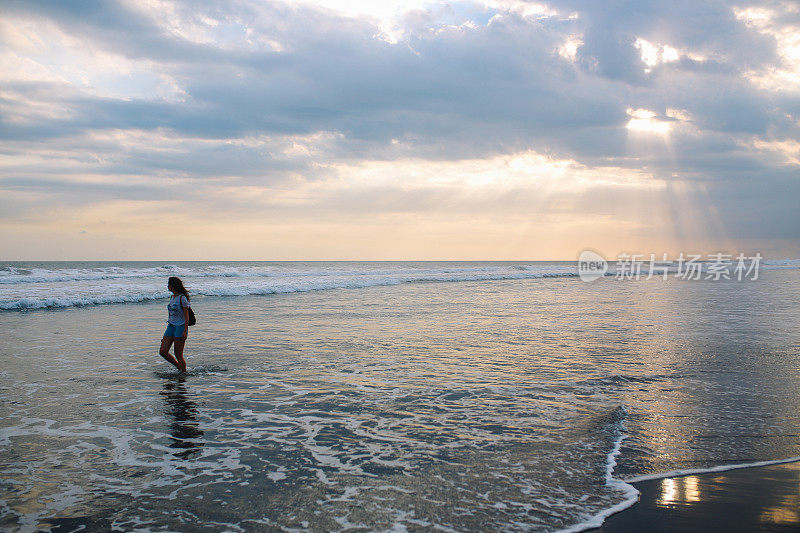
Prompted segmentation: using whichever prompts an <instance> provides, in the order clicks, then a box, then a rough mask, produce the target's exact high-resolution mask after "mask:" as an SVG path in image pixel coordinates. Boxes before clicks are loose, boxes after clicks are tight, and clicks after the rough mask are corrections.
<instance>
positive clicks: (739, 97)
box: [0, 0, 800, 239]
mask: <svg viewBox="0 0 800 533" xmlns="http://www.w3.org/2000/svg"><path fill="white" fill-rule="evenodd" d="M1 9H2V11H3V15H4V17H3V18H4V22H3V29H4V31H3V32H2V35H1V36H0V38H2V40H3V48H2V50H0V65H2V66H4V67H5V68H3V69H2V74H0V77H1V78H2V79H3V83H2V86H3V89H2V90H1V91H0V138H2V139H3V140H4V143H3V148H2V154H1V155H2V167H0V189H3V190H6V191H10V192H13V193H14V194H16V195H22V194H29V195H30V196H29V197H28V198H29V199H28V202H27V203H25V202H23V204H21V205H27V206H29V207H30V209H31V210H35V209H37V208H41V207H42V206H45V205H52V206H54V205H59V206H61V208H64V209H67V208H68V207H69V206H70V205H73V206H78V205H87V204H94V203H99V202H104V201H105V202H108V201H111V200H112V199H124V200H131V201H136V202H146V201H147V199H148V198H155V199H160V198H163V197H164V195H167V196H168V195H173V194H178V192H177V191H181V192H180V194H181V196H182V197H183V198H185V201H186V202H198V203H197V204H196V207H198V208H201V207H202V206H203V205H208V206H211V205H213V209H215V210H216V212H220V213H221V212H224V211H225V210H226V208H230V212H231V213H234V214H238V215H237V216H243V215H242V214H243V213H244V212H249V211H250V208H245V207H244V206H245V204H248V202H249V203H250V205H251V208H252V209H256V210H257V209H263V208H264V204H263V202H261V201H259V200H258V198H261V195H262V194H271V192H272V191H275V190H281V191H286V190H292V191H295V192H296V193H298V194H299V192H298V191H303V190H305V189H304V187H307V186H308V185H307V184H312V187H313V186H314V185H313V184H325V185H324V186H325V187H329V188H330V190H328V191H327V192H326V193H325V194H324V195H322V196H321V197H319V198H318V199H317V203H316V204H314V205H315V206H316V210H317V212H329V213H337V212H340V213H345V212H348V213H349V212H352V210H354V209H355V210H365V207H366V206H369V208H368V209H366V211H368V212H370V213H372V214H373V215H374V214H377V213H381V212H383V213H394V212H413V211H415V210H416V211H419V212H434V211H436V208H435V206H437V205H439V206H441V205H442V203H443V202H442V200H443V198H446V197H447V195H450V197H452V195H453V194H456V196H457V197H458V198H461V200H462V201H463V202H464V203H463V205H465V206H469V207H468V209H469V210H473V211H474V212H490V211H492V210H495V211H503V210H504V207H503V206H504V205H505V206H506V208H511V207H513V206H520V205H529V206H531V208H532V209H535V210H536V212H538V213H541V214H542V215H543V216H544V215H545V214H546V213H547V212H548V209H550V206H548V205H547V204H544V203H542V202H537V201H536V194H541V190H540V189H538V188H537V187H538V186H537V184H536V183H537V176H539V174H536V172H531V173H530V176H529V178H528V181H527V182H526V181H524V180H523V181H522V182H520V183H517V184H515V185H514V188H515V189H514V190H515V191H517V192H516V193H513V194H510V195H508V194H507V195H503V194H489V195H486V194H484V195H483V196H481V195H480V194H473V193H474V192H475V191H476V190H478V189H476V188H475V187H476V185H475V184H476V183H477V182H480V181H481V180H490V183H494V185H495V186H497V187H502V178H500V177H498V176H499V174H498V172H496V171H492V170H491V169H489V168H488V167H482V168H483V170H481V171H475V173H476V175H477V174H481V175H482V176H483V178H475V179H474V180H473V182H470V183H466V184H461V185H459V187H461V189H458V188H456V187H455V186H453V187H452V188H451V189H449V190H447V191H444V192H443V190H441V189H439V188H436V187H432V184H431V183H432V182H433V181H435V180H436V176H435V175H433V174H432V173H430V172H429V173H427V174H426V176H427V177H426V180H427V181H425V180H423V181H414V180H410V179H409V178H408V177H407V176H404V175H402V174H398V173H397V172H391V167H392V166H394V167H396V168H403V169H410V168H411V167H413V166H414V165H411V166H409V165H410V164H409V161H419V162H421V163H420V165H421V166H422V167H425V166H426V165H427V167H429V168H433V169H436V172H437V173H438V174H439V175H445V176H446V175H459V173H460V172H463V168H464V165H465V164H472V163H469V162H475V161H477V160H482V161H484V162H489V163H488V164H489V165H491V164H499V163H498V161H503V160H504V158H509V157H510V158H514V157H517V158H519V157H523V156H524V154H531V153H533V154H537V155H538V156H541V157H545V158H549V159H551V160H553V161H561V162H571V163H570V164H572V165H576V166H575V167H574V168H578V167H580V168H582V169H587V170H586V172H585V173H583V171H581V172H576V173H575V174H574V175H573V180H574V184H577V183H579V182H580V180H581V179H588V178H585V177H580V176H583V175H584V174H585V175H587V176H588V175H592V176H595V178H597V179H601V178H599V177H598V176H601V175H603V174H604V173H605V172H607V171H608V169H612V168H613V169H617V172H619V174H620V175H631V176H639V178H637V179H640V180H644V181H643V183H647V182H653V183H659V184H661V185H660V186H661V187H664V188H666V187H668V186H669V184H670V183H677V182H680V183H682V184H683V186H685V188H686V190H687V191H689V190H691V191H694V192H692V193H691V194H694V195H695V197H694V201H700V200H702V201H703V202H706V203H707V204H708V206H709V208H713V210H715V211H716V212H717V213H718V214H719V217H720V220H721V223H720V224H721V225H722V226H724V227H726V228H729V229H730V230H731V231H733V232H734V233H737V234H741V235H745V234H746V235H751V236H758V237H759V238H769V237H770V235H772V236H774V237H775V238H776V239H777V238H787V239H794V238H797V237H798V236H799V235H798V232H797V230H792V229H791V228H800V214H798V212H797V210H796V209H791V208H789V207H788V206H787V205H785V204H784V202H785V199H786V198H787V195H788V197H789V198H795V199H796V198H797V196H796V193H797V187H796V186H795V182H794V181H793V178H792V176H793V175H794V174H796V171H797V166H798V163H797V155H796V153H795V152H794V151H793V150H794V148H793V146H794V145H793V144H792V143H793V142H796V139H797V138H798V134H800V131H799V130H800V79H798V78H797V77H793V76H792V72H793V70H792V69H794V68H795V67H796V66H797V65H798V61H800V57H798V55H797V52H796V49H797V45H798V35H800V15H798V12H797V10H796V9H794V8H793V6H792V4H790V3H784V2H762V3H758V4H753V5H751V6H750V7H748V8H746V9H743V8H732V7H731V6H730V5H729V4H728V3H725V2H689V1H679V2H670V3H663V2H657V1H643V2H636V3H630V2H616V1H612V2H602V3H600V2H593V1H588V0H583V1H578V0H574V1H573V0H565V1H562V2H552V3H547V4H531V3H526V2H499V1H498V2H488V1H487V2H484V3H481V2H456V3H451V4H448V5H430V6H428V5H426V7H421V5H420V4H410V7H406V8H404V7H403V6H402V5H398V9H382V10H377V11H376V10H368V11H369V12H368V13H366V14H359V11H358V10H356V11H350V12H347V13H343V12H340V11H336V10H335V9H330V8H322V7H320V6H318V5H313V4H310V3H309V4H291V5H290V4H285V3H281V2H251V1H247V0H240V1H236V2H216V1H203V2H193V3H191V4H188V3H183V2H178V1H166V0H164V1H162V0H158V1H156V0H153V1H152V2H141V3H133V2H123V1H119V2H112V1H109V2H55V3H53V2H5V3H4V4H3V6H2V8H1ZM362 11H363V10H362ZM14 28H23V29H24V31H22V30H19V31H15V30H14ZM637 110H638V111H637ZM631 113H640V114H642V113H644V115H642V116H641V117H639V116H638V115H636V116H634V115H632V114H631ZM645 115H646V116H645ZM637 117H638V118H637ZM642 117H644V118H642ZM632 118H633V120H638V121H640V122H635V123H634V125H635V126H637V127H630V126H631V120H632ZM642 121H644V122H642ZM465 162H466V163H465ZM381 165H384V166H383V167H381V168H383V170H382V172H381V173H372V174H370V173H369V172H359V171H356V170H354V169H362V170H363V169H364V168H377V167H380V166H381ZM477 166H478V167H480V165H477ZM536 168H538V167H536ZM495 170H496V169H495ZM500 170H501V171H502V167H500ZM582 173H583V174H582ZM365 175H370V176H372V178H371V179H373V180H375V183H374V184H373V188H372V189H370V187H366V186H364V183H362V180H363V179H364V176H365ZM380 176H383V180H384V182H381V178H380ZM387 176H390V177H391V178H390V179H389V178H386V177H387ZM487 176H488V177H487ZM386 179H389V182H385V181H386ZM491 180H494V181H491ZM648 180H649V181H648ZM562 187H563V190H560V191H558V192H557V193H556V192H554V191H549V193H548V194H551V195H553V197H559V198H563V197H564V195H567V196H568V195H569V190H570V183H569V182H568V181H567V182H565V183H564V184H562ZM615 187H616V188H615ZM458 190H461V192H460V193H458V192H457V191H458ZM608 190H609V191H615V190H616V191H617V192H618V193H619V195H620V198H621V199H622V198H624V201H622V200H620V203H615V202H614V201H613V200H612V198H611V195H610V194H609V195H603V196H602V199H598V207H597V209H599V210H601V211H607V210H608V209H612V208H614V209H617V210H618V211H617V215H618V217H619V218H620V220H621V219H623V218H626V216H625V215H624V214H623V213H622V212H621V211H622V210H623V209H624V206H625V205H631V204H632V203H636V202H650V201H655V200H653V197H652V195H651V193H641V194H639V193H633V194H630V193H629V191H624V190H623V189H622V188H620V187H619V186H618V185H612V186H609V187H608ZM642 190H649V189H648V188H647V187H644V188H643V189H642ZM241 191H250V192H251V193H252V194H248V195H244V197H243V196H242V195H241V194H240V192H241ZM258 191H261V193H258ZM582 194H583V192H580V193H575V196H574V198H573V200H574V201H569V202H568V201H566V200H564V201H561V204H560V205H571V206H580V205H582V204H581V202H583V199H582V196H581V195H582ZM636 194H639V196H638V198H639V199H638V200H635V199H634V197H636ZM686 194H690V193H689V192H687V193H686ZM792 195H794V196H792ZM278 196H279V197H280V198H284V200H285V199H286V198H289V197H291V194H281V195H278ZM209 198H210V199H213V198H217V199H219V198H227V199H228V201H229V202H230V203H228V204H226V203H225V202H223V201H220V200H217V201H214V202H209V201H208V199H209ZM348 198H349V200H348ZM481 198H483V199H484V200H483V202H484V203H483V205H482V206H481ZM522 199H524V200H522ZM154 201H155V200H154ZM285 201H286V202H288V203H287V204H286V210H285V211H286V212H287V213H289V214H291V213H292V212H294V213H295V215H293V216H303V217H313V213H310V212H306V211H302V210H300V211H302V212H298V211H297V205H298V204H296V203H294V204H293V203H291V202H289V201H288V200H285ZM204 202H206V203H204ZM526 202H527V203H526ZM444 203H447V202H444ZM226 205H227V207H226ZM270 205H271V207H270V209H271V210H272V212H277V211H281V208H280V206H278V205H276V204H275V203H274V202H273V203H271V204H270ZM744 205H747V207H748V210H749V211H750V212H751V213H752V216H750V215H749V216H748V217H741V216H740V215H739V213H740V212H741V209H742V208H743V206H744ZM775 205H778V206H780V207H779V208H778V209H775V208H774V206H775ZM585 207H586V206H585V205H584V206H583V208H581V207H575V213H574V214H575V216H576V217H577V216H581V209H585ZM448 209H449V208H446V207H442V212H443V213H444V212H448ZM515 209H517V207H513V209H511V210H512V211H513V210H515ZM21 216H23V215H22V214H21V208H20V207H15V208H14V209H10V208H9V210H5V209H4V210H3V212H2V213H0V217H5V218H7V219H16V218H19V217H21ZM287 216H288V215H287ZM744 218H746V219H747V221H748V222H747V226H746V227H743V226H742V224H741V221H742V220H743V219H744ZM722 237H723V236H720V238H722Z"/></svg>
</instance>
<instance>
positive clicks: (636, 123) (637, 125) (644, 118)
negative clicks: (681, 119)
mask: <svg viewBox="0 0 800 533" xmlns="http://www.w3.org/2000/svg"><path fill="white" fill-rule="evenodd" d="M628 115H629V116H630V117H631V119H630V120H629V121H628V124H627V125H626V126H625V127H626V128H628V130H630V131H641V132H645V133H651V134H653V135H669V132H670V130H672V124H670V123H669V122H662V121H660V120H658V119H657V118H656V117H657V115H656V114H655V113H653V112H652V111H648V110H647V109H631V108H628Z"/></svg>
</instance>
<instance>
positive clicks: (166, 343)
mask: <svg viewBox="0 0 800 533" xmlns="http://www.w3.org/2000/svg"><path fill="white" fill-rule="evenodd" d="M174 338H175V337H164V338H163V339H161V349H159V350H158V355H160V356H161V357H163V358H164V359H166V360H167V361H168V362H169V363H171V364H173V365H175V368H177V369H178V370H180V369H181V367H180V363H178V360H177V359H175V357H174V356H173V355H172V354H171V353H169V347H170V346H172V341H173V339H174ZM175 351H178V344H177V343H175ZM181 352H183V346H181Z"/></svg>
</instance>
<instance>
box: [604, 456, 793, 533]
mask: <svg viewBox="0 0 800 533" xmlns="http://www.w3.org/2000/svg"><path fill="white" fill-rule="evenodd" d="M633 485H634V486H635V487H636V488H637V489H638V490H639V491H640V492H641V495H640V497H639V502H638V503H636V504H635V505H634V506H633V507H631V508H629V509H627V510H625V511H622V512H620V513H617V514H615V515H613V516H611V517H610V518H609V519H608V520H607V521H606V522H605V523H604V524H603V526H602V527H601V528H599V529H593V530H591V531H593V532H609V533H610V532H627V531H682V532H685V531H727V532H731V531H782V532H783V531H787V532H788V531H800V462H794V463H785V464H777V465H770V466H761V467H751V468H742V469H738V470H729V471H727V472H713V473H707V474H695V475H686V476H679V477H670V478H664V479H656V480H650V481H641V482H637V483H634V484H633Z"/></svg>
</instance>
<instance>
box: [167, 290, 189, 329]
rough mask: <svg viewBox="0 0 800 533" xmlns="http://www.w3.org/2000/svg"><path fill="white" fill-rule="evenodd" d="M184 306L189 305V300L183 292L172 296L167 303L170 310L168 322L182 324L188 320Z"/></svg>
mask: <svg viewBox="0 0 800 533" xmlns="http://www.w3.org/2000/svg"><path fill="white" fill-rule="evenodd" d="M184 307H189V300H187V299H186V296H184V295H183V294H179V295H178V296H172V297H171V298H170V299H169V303H168V304H167V311H169V320H167V322H169V323H170V324H175V325H176V326H182V325H183V324H184V323H185V322H186V318H185V317H184V316H183V308H184Z"/></svg>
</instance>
